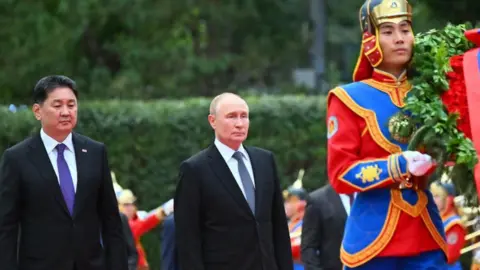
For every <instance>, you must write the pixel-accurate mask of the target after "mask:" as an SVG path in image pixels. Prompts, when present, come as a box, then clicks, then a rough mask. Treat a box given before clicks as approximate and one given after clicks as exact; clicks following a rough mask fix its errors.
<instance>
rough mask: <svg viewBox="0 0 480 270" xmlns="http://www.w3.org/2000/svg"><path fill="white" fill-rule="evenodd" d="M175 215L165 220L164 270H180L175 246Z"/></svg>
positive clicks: (163, 231)
mask: <svg viewBox="0 0 480 270" xmlns="http://www.w3.org/2000/svg"><path fill="white" fill-rule="evenodd" d="M174 215H175V214H172V215H170V216H168V217H166V218H165V220H164V221H163V230H162V269H163V270H179V268H178V260H177V246H176V244H175V218H174Z"/></svg>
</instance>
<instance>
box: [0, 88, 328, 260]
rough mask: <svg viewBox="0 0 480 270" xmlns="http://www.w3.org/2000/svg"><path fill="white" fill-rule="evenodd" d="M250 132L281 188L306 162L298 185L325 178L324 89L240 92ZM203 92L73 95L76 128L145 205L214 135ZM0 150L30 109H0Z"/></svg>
mask: <svg viewBox="0 0 480 270" xmlns="http://www.w3.org/2000/svg"><path fill="white" fill-rule="evenodd" d="M247 102H248V104H249V106H250V111H251V112H250V113H251V116H250V119H251V122H250V133H249V138H248V140H247V142H246V144H248V145H255V146H259V147H263V148H266V149H269V150H271V151H273V152H274V153H275V155H276V158H277V163H278V167H279V168H278V169H279V171H280V175H281V176H282V183H283V186H284V187H287V186H288V185H289V184H291V183H292V182H293V181H294V180H295V179H296V177H297V174H298V170H299V169H301V168H305V170H306V173H305V176H304V185H305V187H307V188H308V189H314V188H317V187H320V186H321V185H323V183H324V182H325V180H326V172H325V164H326V163H325V162H326V160H325V158H326V149H325V145H326V130H325V129H326V125H325V122H326V121H325V111H326V109H325V98H324V97H323V96H309V97H304V96H283V97H277V96H262V97H250V98H247ZM209 103H210V99H189V100H184V101H155V102H150V103H143V102H128V101H110V102H89V103H88V104H85V103H82V102H81V101H80V108H79V122H78V126H77V129H76V130H77V131H78V132H80V133H82V134H85V135H87V136H89V137H91V138H93V139H95V140H98V141H102V142H105V143H106V145H107V147H108V154H109V161H110V164H111V168H112V170H114V171H115V173H116V175H117V179H118V181H119V183H120V184H121V185H122V186H123V187H128V188H131V189H132V190H133V191H134V193H135V194H136V195H137V196H138V198H139V204H140V207H141V208H143V209H151V208H153V207H156V206H158V205H159V204H160V203H161V202H164V201H166V200H167V199H169V198H171V197H172V196H173V194H174V190H175V183H176V177H177V172H178V166H179V164H180V162H181V161H182V160H184V159H186V158H188V157H189V156H190V155H192V154H194V153H196V152H198V151H199V150H201V149H203V148H205V147H207V146H208V145H209V144H210V143H211V142H212V140H213V132H212V130H211V128H210V126H209V124H208V122H207V114H208V107H209ZM0 119H2V120H1V121H0V150H1V151H2V152H3V150H4V149H5V148H7V147H9V146H11V145H13V144H15V143H17V142H19V141H21V140H22V139H23V138H25V137H27V136H28V135H29V134H33V133H35V132H37V131H38V129H39V124H38V123H37V122H36V120H35V119H34V117H33V115H32V113H31V112H30V111H22V112H17V113H11V112H9V111H7V110H6V109H0ZM142 242H143V243H144V245H145V249H146V250H147V253H148V260H149V262H150V263H151V265H152V267H153V268H152V269H160V268H159V266H158V265H159V257H160V251H159V232H158V231H157V232H155V233H150V234H149V235H147V236H145V237H144V239H143V241H142Z"/></svg>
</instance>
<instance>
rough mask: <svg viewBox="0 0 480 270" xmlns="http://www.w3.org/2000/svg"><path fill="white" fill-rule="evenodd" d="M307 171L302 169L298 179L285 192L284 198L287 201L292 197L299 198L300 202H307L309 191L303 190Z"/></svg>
mask: <svg viewBox="0 0 480 270" xmlns="http://www.w3.org/2000/svg"><path fill="white" fill-rule="evenodd" d="M304 174H305V170H304V169H301V170H300V171H299V172H298V178H297V180H295V182H293V184H292V185H291V186H290V187H288V188H287V189H286V190H284V191H283V198H284V199H285V200H287V199H289V198H290V197H292V196H295V197H297V198H298V199H300V200H305V199H306V198H307V191H306V190H305V189H304V188H303V182H302V180H303V175H304Z"/></svg>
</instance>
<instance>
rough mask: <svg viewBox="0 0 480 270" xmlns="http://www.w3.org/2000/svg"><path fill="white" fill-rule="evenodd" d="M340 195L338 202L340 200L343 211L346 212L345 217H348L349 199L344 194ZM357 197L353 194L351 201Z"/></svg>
mask: <svg viewBox="0 0 480 270" xmlns="http://www.w3.org/2000/svg"><path fill="white" fill-rule="evenodd" d="M339 195H340V200H342V204H343V207H344V208H345V211H346V212H347V216H349V215H350V197H349V196H348V195H346V194H339ZM356 197H357V193H355V194H353V199H355V198H356Z"/></svg>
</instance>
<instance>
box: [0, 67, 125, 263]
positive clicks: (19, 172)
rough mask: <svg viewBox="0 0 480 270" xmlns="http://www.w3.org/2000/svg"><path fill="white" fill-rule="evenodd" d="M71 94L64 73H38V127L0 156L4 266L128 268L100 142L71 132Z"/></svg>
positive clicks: (0, 234) (74, 102) (0, 229)
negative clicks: (41, 77) (33, 132)
mask: <svg viewBox="0 0 480 270" xmlns="http://www.w3.org/2000/svg"><path fill="white" fill-rule="evenodd" d="M77 95H78V94H77V90H76V86H75V82H74V81H73V80H71V79H69V78H67V77H65V76H48V77H45V78H43V79H41V80H40V81H39V82H38V83H37V85H36V86H35V88H34V92H33V98H34V105H33V112H34V115H35V117H36V119H37V120H39V121H40V122H41V124H42V129H41V130H40V132H39V133H37V134H36V135H34V136H32V137H30V138H28V139H26V140H24V141H22V142H20V143H18V144H17V145H15V146H13V147H11V148H9V149H7V150H6V151H5V152H4V154H3V157H2V159H1V161H0V268H1V269H2V270H127V258H126V252H125V251H126V247H125V239H124V238H123V234H122V223H121V220H120V215H119V210H118V205H117V200H116V198H115V193H114V191H113V186H112V180H111V176H110V169H109V167H108V160H107V152H106V149H105V146H104V145H103V144H102V143H99V142H96V141H94V140H92V139H90V138H87V137H85V136H83V135H80V134H77V133H73V132H72V130H73V128H74V127H75V125H76V122H77ZM17 241H18V243H17Z"/></svg>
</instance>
